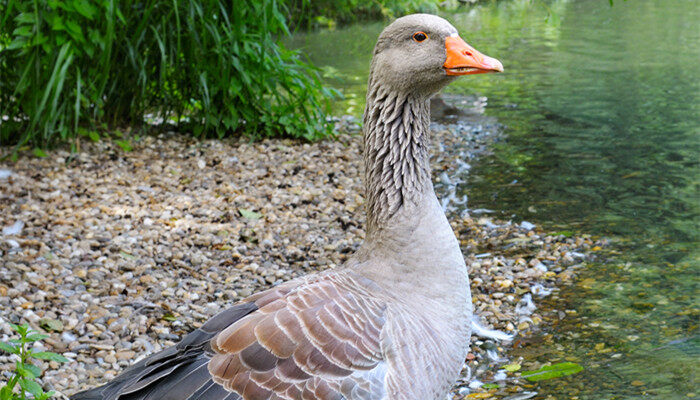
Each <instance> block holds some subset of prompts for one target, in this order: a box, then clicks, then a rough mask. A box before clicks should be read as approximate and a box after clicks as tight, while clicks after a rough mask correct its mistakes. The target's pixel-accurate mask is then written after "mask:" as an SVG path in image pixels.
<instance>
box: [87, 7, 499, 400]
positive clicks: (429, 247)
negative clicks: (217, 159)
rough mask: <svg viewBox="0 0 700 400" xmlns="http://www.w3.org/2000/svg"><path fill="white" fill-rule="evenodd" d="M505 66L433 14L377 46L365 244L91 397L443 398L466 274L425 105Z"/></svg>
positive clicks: (256, 298) (466, 300) (253, 300)
mask: <svg viewBox="0 0 700 400" xmlns="http://www.w3.org/2000/svg"><path fill="white" fill-rule="evenodd" d="M501 71H503V66H502V65H501V63H500V62H499V61H498V60H496V59H493V58H491V57H487V56H485V55H483V54H481V53H479V52H478V51H476V50H475V49H474V48H472V47H471V46H469V45H468V44H467V43H466V42H465V41H464V40H462V39H461V38H460V37H459V36H458V34H457V30H456V29H455V28H454V27H453V26H452V25H451V24H450V23H449V22H447V21H446V20H444V19H442V18H440V17H437V16H434V15H428V14H413V15H408V16H405V17H402V18H398V19H396V20H395V21H394V22H393V23H391V24H390V25H388V26H387V27H386V28H385V29H384V30H383V31H382V33H381V34H380V35H379V38H378V40H377V43H376V46H375V48H374V53H373V58H372V62H371V66H370V77H369V84H368V91H367V103H366V108H365V112H364V118H363V121H364V127H363V134H364V167H365V186H366V198H365V199H366V212H367V223H366V236H365V241H364V242H363V243H362V245H361V246H360V247H359V248H358V250H357V252H356V253H355V254H354V255H353V256H352V257H351V258H350V259H349V260H348V261H347V262H346V263H345V264H344V265H343V266H342V267H339V268H336V269H332V270H326V271H323V272H319V273H316V274H313V275H309V276H305V277H301V278H298V279H295V280H292V281H289V282H286V283H283V284H280V285H278V286H276V287H273V288H270V289H267V290H265V291H262V292H260V293H257V294H253V295H252V296H250V297H248V298H246V299H244V300H242V301H241V302H239V303H237V304H235V305H233V306H232V307H230V308H228V309H226V310H225V311H223V312H221V313H219V314H218V315H216V316H214V317H213V318H211V319H210V320H208V321H207V322H206V323H205V324H204V325H202V326H201V327H200V328H198V329H196V330H195V331H193V332H192V333H190V334H188V335H186V336H185V337H184V338H183V339H182V341H181V342H179V343H178V344H177V345H175V346H173V347H170V348H167V349H165V350H163V351H161V352H159V353H156V354H154V355H151V356H149V357H147V358H145V359H143V360H141V361H139V362H138V363H136V364H134V365H133V366H131V367H129V368H128V369H126V370H125V371H124V372H123V373H122V374H121V375H119V376H117V377H116V378H115V379H114V380H112V381H111V382H109V383H107V384H105V385H103V386H101V387H98V388H95V389H92V390H88V391H84V392H81V393H78V394H76V395H74V396H73V399H74V400H85V399H141V400H147V399H154V400H155V399H190V400H205V399H206V400H214V399H216V400H220V399H227V400H238V399H242V400H267V399H293V400H300V399H321V400H341V399H345V400H360V399H367V400H370V399H371V400H374V399H387V400H398V399H402V400H412V399H414V400H430V399H444V398H445V396H446V395H447V393H448V392H449V390H450V388H451V387H452V385H453V383H454V381H455V380H456V378H457V376H458V375H459V372H460V370H461V368H462V365H463V362H464V360H465V357H466V355H467V352H468V347H469V338H470V335H471V328H470V321H471V315H472V302H471V294H470V289H469V277H468V274H467V267H466V265H465V262H464V258H463V255H462V252H461V250H460V247H459V243H458V241H457V239H456V237H455V234H454V232H453V231H452V228H451V227H450V224H449V223H448V221H447V218H446V216H445V214H444V212H443V210H442V208H441V206H440V203H439V202H438V199H437V197H436V195H435V192H434V189H433V185H432V182H431V173H430V166H429V142H430V140H429V133H430V132H429V121H430V115H429V114H430V110H429V99H430V97H431V96H433V95H434V94H436V93H437V92H438V91H439V90H440V89H442V88H443V87H444V86H445V85H447V84H448V83H450V82H452V81H453V80H454V79H455V78H456V77H458V76H461V75H472V74H480V73H485V72H501Z"/></svg>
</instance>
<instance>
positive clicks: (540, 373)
mask: <svg viewBox="0 0 700 400" xmlns="http://www.w3.org/2000/svg"><path fill="white" fill-rule="evenodd" d="M581 371H583V367H582V366H580V365H578V364H576V363H572V362H563V363H558V364H554V365H546V366H544V367H542V368H540V369H538V370H535V371H525V372H523V373H522V376H523V377H524V378H525V379H527V380H528V381H530V382H537V381H544V380H547V379H553V378H559V377H561V376H567V375H573V374H576V373H579V372H581Z"/></svg>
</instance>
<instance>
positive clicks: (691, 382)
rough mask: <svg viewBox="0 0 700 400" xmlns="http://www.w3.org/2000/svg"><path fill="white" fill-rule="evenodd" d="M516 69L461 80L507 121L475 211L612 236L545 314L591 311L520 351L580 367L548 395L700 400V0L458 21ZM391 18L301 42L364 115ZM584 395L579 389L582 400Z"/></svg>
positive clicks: (478, 178) (490, 13)
mask: <svg viewBox="0 0 700 400" xmlns="http://www.w3.org/2000/svg"><path fill="white" fill-rule="evenodd" d="M447 18H448V19H450V20H451V21H452V22H453V24H454V25H455V26H456V27H457V28H458V29H459V30H460V32H462V36H463V37H464V38H465V39H466V40H467V42H469V43H470V44H472V45H473V46H474V47H476V48H477V49H479V50H481V51H482V52H484V53H485V54H488V55H491V56H494V57H497V58H498V59H500V60H501V61H502V62H503V64H504V66H505V68H506V73H504V74H498V75H496V74H494V75H481V76H475V77H467V78H463V79H461V80H460V81H459V82H457V83H456V84H453V85H451V86H450V87H449V88H448V89H447V91H448V92H451V93H462V94H477V95H481V96H486V97H488V106H487V108H486V113H487V114H489V115H491V116H494V117H496V118H497V119H498V120H499V122H500V123H502V124H503V125H505V126H506V128H505V133H506V135H507V138H506V139H505V140H503V141H501V142H499V143H497V144H496V145H495V152H494V155H493V156H490V157H487V158H485V159H482V160H481V161H479V162H478V163H477V164H476V165H474V168H473V169H472V170H471V172H470V175H469V178H468V182H469V184H468V186H467V187H466V188H465V189H464V190H465V192H466V193H467V194H468V195H469V203H468V204H469V207H470V208H489V209H492V210H495V211H496V215H497V216H499V217H500V218H506V219H507V218H512V219H514V220H528V221H533V222H538V223H541V224H543V225H545V226H546V227H547V228H548V229H550V230H555V231H573V232H582V233H591V234H594V235H600V236H605V237H608V238H610V239H612V244H611V246H610V247H609V249H605V250H603V251H602V252H601V255H600V257H599V259H600V260H601V261H600V262H597V263H595V264H591V265H589V266H587V267H586V268H584V269H582V270H581V272H580V274H579V277H578V281H577V282H576V283H575V284H574V285H573V286H571V287H567V288H564V289H563V290H562V293H561V295H560V299H559V300H557V301H553V300H546V301H545V302H546V303H547V304H546V308H549V309H559V310H564V309H570V310H576V314H573V315H572V314H569V315H568V316H567V317H566V318H564V319H563V320H561V321H559V322H557V323H553V324H552V325H551V326H550V327H549V328H547V329H546V331H545V332H543V335H544V334H551V336H549V338H551V340H549V341H548V340H541V341H539V342H538V341H533V343H530V344H527V345H525V346H523V347H520V348H518V349H516V350H515V351H514V353H513V354H512V356H515V357H519V356H522V357H524V358H525V359H526V360H537V361H540V362H545V361H552V362H557V361H564V360H565V359H571V360H575V361H577V362H579V363H581V364H582V365H583V366H584V368H585V371H584V372H581V373H580V374H578V375H575V376H572V377H567V378H561V379H557V380H552V381H547V382H542V383H539V384H537V385H536V386H535V390H536V391H537V392H538V393H539V394H538V396H537V398H542V399H544V398H548V397H549V398H555V399H568V398H580V399H637V398H656V399H680V398H686V399H687V398H700V384H699V383H698V368H699V367H700V361H699V360H700V350H699V349H700V336H698V322H699V320H700V310H699V307H698V284H697V282H698V276H699V275H700V274H699V272H700V271H699V268H698V266H699V265H700V263H699V261H700V252H699V251H698V248H699V247H698V228H699V227H700V217H699V215H700V180H699V178H700V2H698V1H696V0H676V1H664V0H633V1H627V2H623V1H619V0H618V1H616V2H615V5H614V7H612V8H611V7H610V6H609V5H608V2H607V1H603V0H597V1H587V0H582V1H568V2H567V1H548V2H544V1H534V2H531V1H499V2H489V3H486V4H484V5H481V6H478V7H473V8H468V9H464V11H463V12H460V13H456V14H453V15H447ZM382 26H383V23H369V24H361V25H355V26H350V27H347V28H343V29H338V30H336V31H323V32H317V33H314V34H309V35H303V36H299V37H297V38H295V45H297V46H299V47H300V48H301V49H302V50H303V51H305V52H306V53H308V54H309V55H310V58H311V60H312V61H313V62H315V63H316V64H317V65H319V66H324V71H325V75H326V79H327V81H328V82H329V83H330V84H331V85H333V86H335V87H337V88H339V89H341V90H342V91H343V92H344V93H345V94H346V96H347V98H346V100H344V101H342V102H340V103H338V105H337V108H338V111H339V112H349V113H353V114H358V115H359V114H360V113H361V111H362V106H363V97H364V90H365V84H366V78H367V69H368V63H369V57H370V54H371V50H372V47H373V44H374V40H375V39H376V37H377V35H378V33H379V32H380V30H381V29H382ZM575 396H578V397H575Z"/></svg>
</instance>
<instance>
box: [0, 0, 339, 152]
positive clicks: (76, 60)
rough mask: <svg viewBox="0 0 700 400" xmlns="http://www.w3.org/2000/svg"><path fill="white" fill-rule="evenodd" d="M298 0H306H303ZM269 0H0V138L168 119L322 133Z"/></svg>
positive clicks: (317, 86)
mask: <svg viewBox="0 0 700 400" xmlns="http://www.w3.org/2000/svg"><path fill="white" fill-rule="evenodd" d="M303 1H305V2H306V1H308V0H303ZM285 12H286V10H285V9H284V5H283V2H279V1H274V0H237V1H233V2H231V1H225V0H221V1H219V0H184V1H164V0H146V1H135V0H124V1H119V2H115V1H113V0H64V1H59V0H35V1H20V0H3V1H0V117H2V119H3V120H2V121H0V144H5V145H7V144H15V145H16V146H17V148H18V147H20V146H22V145H24V144H27V143H28V144H33V145H37V146H40V147H43V146H46V145H48V144H51V143H55V142H57V141H64V142H65V141H70V140H71V139H73V138H76V137H77V136H78V135H79V134H80V133H82V134H84V135H86V136H87V135H90V137H91V138H92V139H95V135H94V134H89V133H88V132H93V131H94V129H96V128H106V127H118V126H126V125H128V126H134V127H143V126H144V124H145V121H146V120H147V119H146V117H145V116H146V115H150V119H156V120H159V119H163V120H165V121H170V122H175V123H176V124H177V125H178V126H179V127H180V128H181V129H182V130H187V131H189V132H192V133H193V134H194V135H195V136H205V135H206V136H213V135H215V136H218V137H223V136H225V135H230V134H241V133H243V134H247V135H250V136H253V137H260V136H272V135H286V136H292V137H302V138H306V139H317V138H320V137H324V136H326V135H328V134H330V133H331V132H332V131H331V127H330V126H329V124H328V123H327V121H326V118H325V116H326V112H327V110H328V99H329V98H330V97H332V96H333V92H331V91H329V90H327V89H324V88H323V87H322V85H321V83H320V81H319V78H318V74H317V71H316V70H315V69H314V68H313V67H311V66H310V65H309V64H307V63H305V62H303V61H302V60H301V59H300V57H299V55H298V54H297V53H295V52H293V51H290V50H287V49H285V48H284V47H283V46H282V45H281V44H280V42H279V40H280V38H281V37H282V36H284V35H288V34H289V30H288V28H287V24H286V19H285V16H284V15H285Z"/></svg>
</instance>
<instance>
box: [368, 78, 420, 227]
mask: <svg viewBox="0 0 700 400" xmlns="http://www.w3.org/2000/svg"><path fill="white" fill-rule="evenodd" d="M374 83H376V82H374ZM363 130H364V161H365V186H366V197H367V233H368V234H371V233H372V232H374V231H376V230H377V229H378V228H380V227H382V226H383V225H385V224H386V223H388V222H389V220H390V219H391V218H392V217H393V216H394V215H395V214H396V213H397V211H399V210H400V209H401V208H402V207H405V206H407V205H410V204H418V202H419V201H420V200H421V199H422V197H423V195H424V194H425V192H426V190H432V183H431V180H430V164H429V143H430V109H429V103H428V99H426V98H416V97H411V96H407V95H404V94H401V93H396V92H392V91H390V90H387V89H386V88H383V87H382V86H381V85H376V84H374V85H373V84H372V82H371V81H370V89H369V92H368V93H367V106H366V107H365V114H364V128H363Z"/></svg>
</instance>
